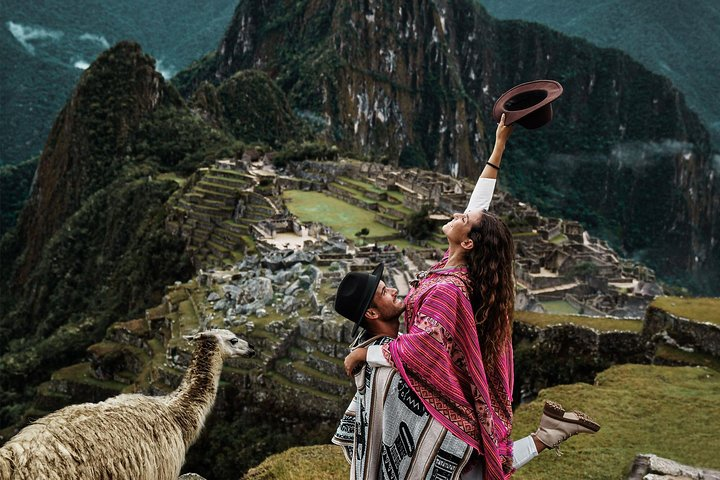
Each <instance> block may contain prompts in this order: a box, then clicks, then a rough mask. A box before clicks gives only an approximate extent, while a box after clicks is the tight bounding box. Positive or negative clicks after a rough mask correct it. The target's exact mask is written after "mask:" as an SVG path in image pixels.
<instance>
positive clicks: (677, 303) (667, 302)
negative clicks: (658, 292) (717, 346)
mask: <svg viewBox="0 0 720 480" xmlns="http://www.w3.org/2000/svg"><path fill="white" fill-rule="evenodd" d="M650 306H652V307H657V308H660V309H662V310H665V311H666V312H668V313H672V314H673V315H678V316H680V317H684V318H687V319H689V320H695V321H697V322H710V323H714V324H716V325H720V298H684V297H657V298H656V299H655V300H653V302H652V304H650Z"/></svg>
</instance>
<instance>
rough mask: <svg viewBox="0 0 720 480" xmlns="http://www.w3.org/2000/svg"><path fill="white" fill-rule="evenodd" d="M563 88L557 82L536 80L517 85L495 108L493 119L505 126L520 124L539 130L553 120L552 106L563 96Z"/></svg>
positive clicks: (502, 97)
mask: <svg viewBox="0 0 720 480" xmlns="http://www.w3.org/2000/svg"><path fill="white" fill-rule="evenodd" d="M562 92H563V87H562V85H560V83H558V82H556V81H555V80H535V81H532V82H526V83H521V84H520V85H516V86H514V87H513V88H511V89H510V90H508V91H507V92H505V93H503V94H502V95H501V96H500V98H498V100H497V102H495V105H494V106H493V112H492V115H493V119H494V120H495V121H496V122H500V118H501V116H502V114H503V113H504V114H505V125H508V126H509V125H512V124H514V123H516V122H517V123H519V124H520V125H522V126H524V127H525V128H530V129H533V128H539V127H542V126H543V125H545V124H546V123H548V122H550V120H552V105H551V103H552V102H553V101H554V100H557V99H558V97H560V95H562Z"/></svg>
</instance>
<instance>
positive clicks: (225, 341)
mask: <svg viewBox="0 0 720 480" xmlns="http://www.w3.org/2000/svg"><path fill="white" fill-rule="evenodd" d="M203 338H214V339H215V340H216V341H217V343H218V345H220V354H221V355H222V357H223V358H229V357H252V356H253V355H255V349H254V348H253V346H252V345H250V344H249V343H248V342H246V341H245V340H243V339H242V338H239V337H238V336H237V335H235V334H234V333H233V332H231V331H230V330H224V329H213V330H205V331H204V332H198V333H196V334H195V335H190V336H185V339H186V340H188V341H191V342H193V341H198V340H200V339H203Z"/></svg>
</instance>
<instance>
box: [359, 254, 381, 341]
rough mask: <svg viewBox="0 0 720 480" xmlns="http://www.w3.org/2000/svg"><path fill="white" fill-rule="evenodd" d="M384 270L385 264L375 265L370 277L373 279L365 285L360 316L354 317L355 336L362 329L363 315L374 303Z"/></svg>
mask: <svg viewBox="0 0 720 480" xmlns="http://www.w3.org/2000/svg"><path fill="white" fill-rule="evenodd" d="M383 270H385V264H383V263H380V264H379V265H378V266H377V267H375V270H373V271H372V273H371V274H370V277H371V279H372V281H370V282H368V283H367V285H366V286H365V291H364V292H363V297H362V298H363V300H362V302H363V303H362V304H361V306H360V312H361V313H360V317H358V318H356V319H354V321H355V327H353V331H352V336H353V337H354V336H355V335H357V332H358V330H359V329H360V322H361V321H362V319H363V317H364V316H365V312H366V311H367V309H368V308H369V307H370V303H372V299H373V297H374V296H375V290H377V287H378V285H380V280H382V274H383Z"/></svg>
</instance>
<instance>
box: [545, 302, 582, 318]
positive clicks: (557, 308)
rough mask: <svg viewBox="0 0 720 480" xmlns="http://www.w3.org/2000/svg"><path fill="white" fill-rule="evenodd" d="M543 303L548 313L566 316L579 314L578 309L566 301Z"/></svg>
mask: <svg viewBox="0 0 720 480" xmlns="http://www.w3.org/2000/svg"><path fill="white" fill-rule="evenodd" d="M541 303H542V306H543V307H544V308H545V310H546V311H547V312H548V313H559V314H566V315H577V313H578V309H577V308H575V307H573V306H572V305H570V304H569V303H568V302H566V301H565V300H556V301H550V302H541Z"/></svg>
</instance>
